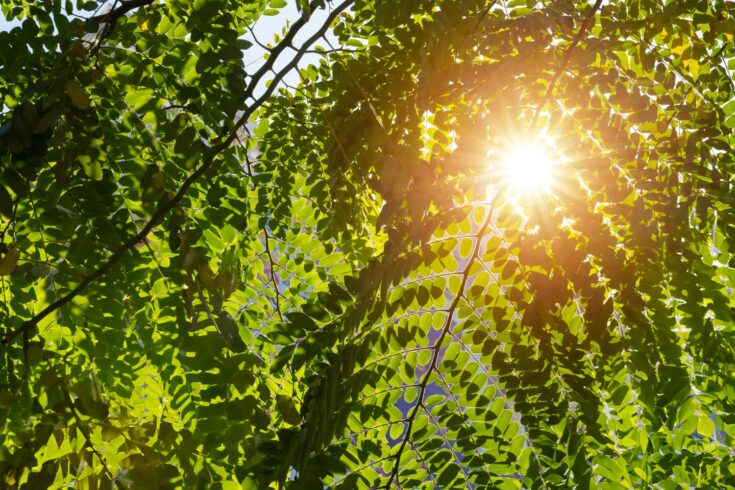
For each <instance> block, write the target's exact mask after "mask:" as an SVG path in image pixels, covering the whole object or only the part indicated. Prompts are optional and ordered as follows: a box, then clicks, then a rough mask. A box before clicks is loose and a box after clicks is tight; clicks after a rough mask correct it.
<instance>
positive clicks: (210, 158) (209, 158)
mask: <svg viewBox="0 0 735 490" xmlns="http://www.w3.org/2000/svg"><path fill="white" fill-rule="evenodd" d="M353 2H354V0H345V1H344V2H342V3H341V4H340V5H338V6H337V7H335V9H334V10H332V12H330V14H329V15H328V16H327V18H326V20H325V22H324V24H323V25H322V26H321V27H320V28H319V30H318V31H317V32H315V33H314V35H312V36H311V37H310V38H309V39H307V40H306V42H304V44H303V46H301V48H299V49H298V50H297V52H296V54H295V55H294V57H293V58H292V59H291V61H289V62H288V63H287V64H286V66H284V67H283V68H282V69H281V70H280V71H279V72H278V73H276V75H275V77H274V79H273V81H272V83H271V84H270V85H268V87H267V88H266V90H265V92H264V93H263V95H261V96H260V97H259V98H257V99H256V100H255V101H254V102H253V104H252V105H250V106H248V107H247V108H246V109H245V111H244V112H243V114H242V115H241V116H240V119H239V120H238V121H237V123H235V125H234V127H233V128H232V129H231V130H230V133H229V136H227V137H226V138H225V139H224V140H222V141H220V142H219V143H216V144H215V145H213V146H211V147H209V148H208V149H207V151H206V152H205V154H204V156H203V158H202V164H201V165H200V166H199V167H198V168H197V169H196V170H195V171H194V172H192V173H191V175H189V177H187V178H186V179H185V180H184V182H183V183H182V184H181V187H179V190H178V191H177V192H176V194H175V195H174V196H173V197H172V198H171V199H170V200H169V201H168V202H166V203H165V204H163V205H162V206H161V207H159V208H158V209H157V210H156V211H155V212H154V213H153V216H152V217H151V219H150V220H149V221H148V222H147V223H146V224H145V226H143V228H142V229H141V230H140V231H139V232H138V233H137V234H136V235H135V236H133V237H132V238H130V239H128V240H127V241H126V242H125V243H123V244H122V246H120V248H118V249H117V250H116V251H115V253H113V254H112V255H111V256H110V258H109V259H107V262H105V263H104V264H102V265H101V266H100V267H99V268H98V269H97V270H95V271H94V272H92V273H91V274H90V275H89V276H87V277H86V278H85V279H84V280H83V281H82V282H80V283H79V284H78V285H77V286H76V287H75V288H74V289H72V290H71V291H70V292H69V293H67V294H66V295H65V296H63V297H62V298H59V299H58V300H56V301H54V302H53V303H51V304H50V305H48V306H47V307H46V308H44V309H43V310H41V311H40V312H39V313H37V314H36V315H35V316H34V317H33V318H31V319H30V320H26V321H24V322H23V323H22V324H21V325H20V326H19V327H18V328H16V329H15V330H12V331H10V332H8V333H7V334H6V335H5V336H4V337H3V339H2V340H0V345H6V344H8V343H9V342H10V341H12V340H13V339H15V338H16V337H17V336H18V335H20V334H22V333H25V332H29V331H30V330H32V329H33V328H35V327H36V326H37V325H38V323H39V322H40V321H41V320H43V319H44V318H46V317H47V316H48V315H49V314H51V313H53V312H54V311H56V310H57V309H59V308H61V307H62V306H64V305H65V304H67V303H69V302H70V301H71V300H73V299H74V298H75V297H76V296H78V295H79V294H80V293H81V292H82V291H84V290H85V289H87V287H89V285H90V284H92V283H93V282H94V281H96V280H97V279H99V278H100V277H102V276H104V275H105V274H107V273H108V272H110V270H112V268H113V267H114V266H115V264H117V263H118V262H119V261H120V259H121V258H122V257H123V256H124V255H125V254H126V253H127V252H128V251H129V250H131V249H132V248H133V247H135V246H136V245H137V244H138V243H140V242H141V241H142V240H143V239H145V238H146V237H147V236H148V234H149V233H150V232H151V230H153V228H155V227H156V225H158V223H160V222H161V221H162V220H163V218H164V217H165V216H166V214H167V213H168V212H169V211H170V210H171V209H173V208H174V207H176V206H177V205H178V204H179V201H181V199H182V198H183V197H184V195H185V194H186V192H187V191H188V190H189V188H190V187H191V186H192V185H193V184H194V182H196V180H197V179H199V177H201V176H202V175H204V174H205V173H206V172H207V170H209V168H210V167H211V166H212V164H213V162H214V159H215V158H216V157H217V156H218V155H219V154H220V153H222V152H223V151H224V150H225V149H226V148H227V147H228V146H229V145H230V144H231V143H232V142H233V141H234V140H235V139H236V138H237V131H238V130H239V129H240V128H241V127H243V126H244V125H245V123H246V122H247V121H248V119H249V118H250V116H252V114H253V113H254V112H255V111H256V110H257V109H258V108H259V107H260V106H261V105H263V103H264V102H265V101H266V100H267V99H268V98H269V97H270V96H271V95H272V94H273V92H274V91H275V89H276V87H278V84H279V82H280V81H281V80H282V79H283V78H284V77H285V76H286V74H287V73H288V72H290V71H291V70H292V69H293V68H294V67H295V66H296V65H297V64H298V63H299V61H301V58H302V57H303V56H304V54H305V53H306V51H307V50H308V49H309V47H310V46H311V45H312V44H313V43H314V42H316V41H317V40H318V39H319V38H321V37H322V36H324V34H325V33H326V32H327V30H328V29H329V26H331V25H332V22H333V21H334V19H336V18H337V16H338V15H339V14H341V13H342V12H343V11H344V10H345V9H346V8H347V7H348V6H349V5H351V4H352V3H353ZM305 19H306V18H305V17H302V18H301V19H299V21H297V22H296V23H295V24H294V26H293V27H292V29H291V31H289V33H288V35H286V37H285V38H284V39H283V40H282V41H281V43H279V45H278V46H276V48H274V49H273V54H272V55H271V57H270V58H268V60H267V61H266V62H265V63H264V64H263V66H262V67H261V68H260V69H259V70H258V72H256V74H255V76H253V78H252V79H251V82H250V85H248V88H247V90H246V91H245V99H247V98H249V97H252V95H253V92H254V91H255V88H256V85H257V83H258V81H259V80H260V79H261V78H262V77H263V76H264V75H265V73H267V72H269V71H270V70H271V69H272V68H273V65H274V63H275V62H276V58H277V54H276V53H280V52H281V51H283V49H285V47H286V44H290V43H291V41H292V40H293V38H294V36H295V35H296V33H295V31H297V30H298V29H300V28H301V26H303V25H304V24H305V23H306V20H305ZM302 20H303V22H301V23H299V22H300V21H302ZM297 25H298V27H297ZM279 47H281V49H280V50H278V48H279ZM226 124H227V123H225V125H223V128H226Z"/></svg>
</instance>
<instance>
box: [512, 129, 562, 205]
mask: <svg viewBox="0 0 735 490" xmlns="http://www.w3.org/2000/svg"><path fill="white" fill-rule="evenodd" d="M498 157H499V160H500V161H499V164H500V165H499V168H498V171H499V177H500V181H501V183H502V185H503V186H504V187H507V188H508V190H510V191H511V192H513V193H516V194H528V193H539V192H548V191H550V190H551V187H552V185H553V183H554V182H553V181H554V173H555V170H556V169H555V167H556V163H557V159H556V158H555V149H554V147H553V146H552V145H551V144H549V142H547V141H545V139H544V138H541V137H538V138H534V139H529V140H525V141H516V142H514V143H513V144H511V145H508V146H507V147H506V148H503V150H502V151H501V152H500V154H499V155H498Z"/></svg>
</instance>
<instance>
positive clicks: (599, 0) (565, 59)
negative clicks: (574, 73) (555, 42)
mask: <svg viewBox="0 0 735 490" xmlns="http://www.w3.org/2000/svg"><path fill="white" fill-rule="evenodd" d="M600 5H602V0H597V1H596V2H595V4H594V5H593V6H592V8H591V9H590V11H589V12H588V13H587V15H586V16H585V17H584V20H583V21H582V25H581V26H579V31H578V32H577V35H576V36H574V39H572V43H571V44H570V45H569V47H567V49H566V51H564V57H563V58H562V60H561V65H560V66H559V69H558V70H557V71H556V73H554V76H553V77H552V78H551V81H550V82H549V86H548V87H546V93H545V94H544V98H543V99H542V100H541V102H540V103H539V105H538V107H536V112H535V113H534V115H533V120H532V121H531V128H533V127H534V126H536V122H537V121H538V117H539V115H540V114H541V109H543V107H544V106H545V105H546V103H547V102H548V101H549V99H550V98H551V93H552V92H553V91H554V86H555V85H556V82H557V81H558V80H559V78H560V77H561V74H562V73H564V70H566V69H567V65H568V64H569V60H570V59H571V57H572V51H574V49H575V48H576V47H577V46H578V45H579V43H580V42H581V41H582V38H583V37H584V35H585V34H586V33H587V31H588V30H589V28H590V25H591V23H592V19H593V18H594V17H595V14H596V13H597V11H598V10H599V8H600Z"/></svg>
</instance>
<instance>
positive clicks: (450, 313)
mask: <svg viewBox="0 0 735 490" xmlns="http://www.w3.org/2000/svg"><path fill="white" fill-rule="evenodd" d="M491 218H492V210H491V209H488V215H487V218H485V222H484V223H483V224H482V226H481V227H480V229H479V230H478V231H477V235H476V236H475V239H476V240H477V241H476V242H475V247H474V249H473V250H472V255H470V258H469V259H468V261H467V266H466V267H465V269H464V271H462V282H461V284H460V285H459V291H457V295H456V296H455V297H454V300H453V301H452V304H451V305H449V309H448V310H447V319H446V321H445V322H444V327H443V328H442V333H441V335H440V336H439V338H438V339H437V340H436V343H435V344H434V347H432V353H431V363H430V364H429V369H427V370H426V373H424V377H423V378H422V379H421V383H420V384H419V394H418V397H417V398H416V404H415V405H414V406H413V409H412V410H411V413H410V414H409V416H408V419H407V420H408V426H407V427H406V434H405V435H404V436H403V441H401V445H400V446H399V447H398V451H397V452H396V455H395V460H394V462H393V470H391V472H390V475H389V478H388V482H387V483H386V484H385V488H386V490H387V489H388V488H390V486H391V484H392V483H393V481H395V482H396V484H397V485H398V486H399V487H400V483H399V481H398V471H399V469H400V464H401V455H402V454H403V450H404V449H405V447H406V444H408V441H409V440H410V439H411V430H412V429H413V423H414V420H416V414H417V413H418V411H419V409H420V408H421V407H423V406H424V394H425V393H426V386H427V385H428V384H429V379H430V378H431V375H432V374H434V372H435V371H436V370H437V369H438V368H437V362H438V360H439V351H440V350H441V348H442V345H443V344H444V339H445V338H446V336H447V335H448V334H449V330H450V329H451V328H452V320H453V319H454V313H455V311H456V310H457V306H458V305H459V301H460V300H461V299H462V296H463V295H464V289H465V287H466V286H467V279H469V277H470V270H471V269H472V265H473V264H474V263H475V260H477V258H478V257H479V256H480V248H481V247H482V239H483V237H484V236H485V231H486V230H487V227H488V226H489V225H490V220H491Z"/></svg>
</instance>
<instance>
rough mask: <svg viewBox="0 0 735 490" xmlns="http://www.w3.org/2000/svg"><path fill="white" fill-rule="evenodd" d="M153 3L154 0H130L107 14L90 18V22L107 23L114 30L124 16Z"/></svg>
mask: <svg viewBox="0 0 735 490" xmlns="http://www.w3.org/2000/svg"><path fill="white" fill-rule="evenodd" d="M153 1H154V0H129V1H127V2H122V3H121V4H120V6H119V7H117V8H114V9H112V10H110V11H109V12H107V13H105V14H100V15H95V16H94V17H90V18H89V19H88V20H89V21H90V22H99V23H105V24H108V25H109V26H110V27H111V28H112V27H114V26H115V23H116V22H117V21H118V20H119V19H120V17H122V16H123V15H126V14H127V13H128V12H130V11H131V10H135V9H137V8H139V7H143V6H145V5H150V4H152V3H153Z"/></svg>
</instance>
